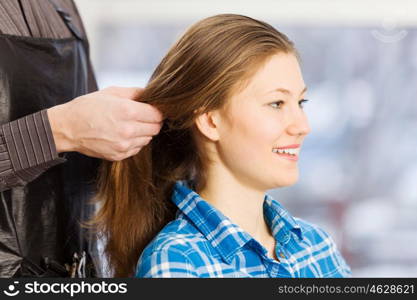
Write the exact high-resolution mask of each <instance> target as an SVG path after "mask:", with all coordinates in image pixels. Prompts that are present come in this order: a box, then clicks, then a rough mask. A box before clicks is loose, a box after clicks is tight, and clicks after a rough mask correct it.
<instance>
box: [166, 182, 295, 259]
mask: <svg viewBox="0 0 417 300" xmlns="http://www.w3.org/2000/svg"><path fill="white" fill-rule="evenodd" d="M172 201H173V202H174V203H175V204H176V205H177V207H178V208H179V210H180V211H181V212H182V213H183V214H184V215H186V216H187V217H188V219H189V220H190V221H191V222H192V223H193V224H194V226H195V227H196V228H197V229H198V230H199V231H200V232H201V233H202V234H203V235H204V236H205V237H206V238H207V240H208V241H209V242H210V243H211V245H212V246H213V248H215V249H216V250H218V252H219V253H220V255H221V256H222V258H223V259H224V260H225V261H226V262H227V263H229V264H230V263H231V262H232V260H233V257H234V255H235V254H236V252H237V251H238V250H240V249H241V248H242V247H243V246H244V245H245V244H246V243H248V242H249V241H251V240H253V241H254V239H253V238H252V237H251V236H250V235H249V234H248V233H247V232H246V231H244V230H243V229H242V228H241V227H239V226H238V225H236V224H234V223H233V222H232V221H231V220H230V219H229V218H228V217H226V216H225V215H223V214H222V213H221V212H220V211H219V210H218V209H216V208H215V207H213V206H212V205H210V204H209V203H208V202H207V201H205V200H204V199H203V198H201V197H200V195H199V194H197V193H196V192H195V191H193V190H192V189H190V187H189V186H188V184H187V182H186V181H177V182H176V184H175V187H174V191H173V194H172ZM264 216H265V219H266V221H267V224H268V225H269V226H270V228H271V231H272V234H273V235H274V237H275V239H276V240H277V241H278V242H279V243H283V244H285V243H286V242H288V237H289V234H288V232H289V231H293V232H294V233H295V234H296V235H297V236H298V237H299V238H300V239H302V231H301V228H300V226H299V225H298V224H297V222H296V220H295V219H294V218H293V217H292V216H291V215H290V214H289V213H288V211H286V210H285V209H284V208H283V207H282V206H281V205H280V204H279V203H278V202H277V201H275V200H274V199H273V198H272V197H270V196H269V195H266V196H265V201H264Z"/></svg>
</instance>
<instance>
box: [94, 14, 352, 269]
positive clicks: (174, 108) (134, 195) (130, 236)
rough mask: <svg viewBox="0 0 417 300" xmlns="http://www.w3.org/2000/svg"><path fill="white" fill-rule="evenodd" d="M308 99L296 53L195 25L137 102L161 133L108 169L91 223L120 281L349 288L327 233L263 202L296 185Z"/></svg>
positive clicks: (240, 33)
mask: <svg viewBox="0 0 417 300" xmlns="http://www.w3.org/2000/svg"><path fill="white" fill-rule="evenodd" d="M305 92H306V87H305V84H304V81H303V78H302V74H301V71H300V67H299V63H298V55H297V52H296V50H295V48H294V46H293V43H292V42H291V41H290V40H288V38H287V37H286V36H285V35H284V34H282V33H280V32H278V31H277V30H276V29H274V28H273V27H271V26H270V25H268V24H266V23H264V22H261V21H257V20H254V19H251V18H249V17H245V16H240V15H231V14H227V15H217V16H214V17H210V18H207V19H204V20H202V21H200V22H198V23H196V24H195V25H193V26H192V27H191V28H190V29H189V30H188V31H187V32H186V33H185V34H184V35H183V36H182V38H180V40H179V41H178V42H177V43H176V44H175V45H174V46H173V47H172V48H171V50H170V51H169V52H168V54H167V55H166V56H165V57H164V59H163V60H162V62H161V63H160V64H159V66H158V67H157V68H156V70H155V72H154V74H153V75H152V77H151V80H150V82H149V85H148V86H147V87H146V89H145V91H144V93H143V96H142V100H141V101H143V102H146V103H150V104H152V105H154V106H155V107H157V108H158V109H159V110H160V111H161V112H162V113H163V115H164V117H165V121H164V125H163V127H162V129H161V132H160V133H159V134H158V135H157V136H156V137H154V138H153V140H152V142H151V143H150V144H149V145H148V146H146V147H145V148H143V149H142V150H141V152H140V153H138V154H137V155H136V156H134V157H132V158H128V159H126V160H123V161H121V162H112V163H110V162H109V163H106V164H104V165H103V169H102V173H101V177H100V190H99V194H98V199H102V200H103V206H102V208H101V211H100V212H99V214H98V216H97V219H96V222H97V223H98V225H99V226H100V229H101V232H102V233H103V234H104V235H105V238H106V239H107V247H106V252H107V254H108V257H109V261H110V265H111V266H112V267H113V269H114V272H115V273H114V274H115V276H116V277H119V276H131V275H136V276H137V277H344V276H350V269H349V267H348V266H347V265H346V263H345V261H344V259H343V258H342V257H341V255H340V253H339V252H338V250H337V249H336V246H335V244H334V242H333V241H332V239H331V238H330V237H329V235H328V234H327V233H326V232H324V231H323V230H321V229H320V228H318V227H317V226H315V225H312V224H309V223H307V222H305V221H302V220H300V219H295V218H293V217H292V216H291V215H290V214H289V213H288V211H286V210H285V209H284V208H283V207H282V206H281V205H280V204H279V203H278V202H277V201H275V200H274V199H272V198H271V197H270V196H268V195H266V194H265V192H266V191H267V190H268V189H272V188H277V187H285V186H289V185H292V184H294V183H295V182H296V181H297V179H298V168H297V160H298V156H299V151H300V148H301V145H302V143H303V140H304V138H305V136H306V135H307V134H308V133H309V132H310V128H309V125H308V122H307V117H306V115H305V113H304V112H303V103H304V102H306V101H307V100H305V99H304V98H303V97H304V95H305ZM127 113H128V112H127ZM138 259H139V261H138Z"/></svg>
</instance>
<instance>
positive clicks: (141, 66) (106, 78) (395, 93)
mask: <svg viewBox="0 0 417 300" xmlns="http://www.w3.org/2000/svg"><path fill="white" fill-rule="evenodd" d="M76 3H77V5H78V8H79V11H80V14H81V16H82V17H83V19H84V25H85V27H86V30H87V33H88V35H89V39H90V46H91V56H92V60H93V64H94V67H95V71H96V75H97V80H98V83H99V86H100V88H103V87H106V86H109V85H121V86H144V85H146V82H147V80H148V78H149V76H150V75H151V73H152V71H153V69H154V68H155V67H156V65H157V64H158V63H159V61H160V60H161V58H162V57H163V56H164V54H165V53H166V52H167V50H168V49H169V47H170V46H171V45H172V44H173V43H174V41H175V40H176V39H177V38H178V37H179V36H180V35H181V34H182V33H183V32H184V30H185V29H186V28H187V27H188V26H190V25H191V24H193V23H194V22H196V21H198V20H200V19H202V18H204V17H208V16H211V15H215V14H219V13H239V14H244V15H248V16H250V17H254V18H258V19H261V20H263V21H266V22H268V23H270V24H271V25H273V26H274V27H276V28H277V29H278V30H280V31H282V32H283V33H285V34H286V35H288V37H289V38H290V39H291V40H293V41H294V42H295V45H296V47H297V48H298V50H299V52H300V54H301V57H302V69H303V73H304V79H305V82H306V84H307V86H308V88H309V92H308V93H307V97H306V98H307V99H309V100H310V102H309V103H307V104H306V106H305V110H306V112H307V114H308V116H309V119H310V123H311V126H312V132H311V134H310V135H309V137H308V138H307V139H306V141H305V143H304V147H303V150H302V154H301V156H300V162H299V166H300V171H301V176H300V180H299V182H298V183H297V184H296V185H294V186H292V187H288V188H284V189H277V190H272V191H270V193H271V194H272V195H273V196H274V197H275V198H276V199H277V200H278V201H280V202H281V203H282V204H283V205H284V206H285V207H287V208H288V209H289V210H290V212H291V213H292V214H293V215H295V216H298V217H301V218H304V219H306V220H308V221H310V222H313V223H316V224H318V225H320V226H321V227H323V228H324V229H325V230H327V231H328V232H330V233H331V234H332V236H333V237H334V239H335V240H336V242H337V244H338V246H339V248H340V249H341V251H342V253H343V255H344V257H345V258H346V260H347V261H348V263H349V264H350V266H351V267H352V270H353V275H354V276H355V277H368V276H369V277H417V1H400V0H397V1H387V0H380V1H378V2H375V1H372V0H361V1H359V0H353V1H352V0H351V1H334V0H288V1H284V0H281V1H280V0H270V1H262V0H258V1H246V0H235V1H233V0H229V1H220V0H210V1H195V0H193V1H191V0H152V1H142V0H117V1H116V0H88V1H87V0H76Z"/></svg>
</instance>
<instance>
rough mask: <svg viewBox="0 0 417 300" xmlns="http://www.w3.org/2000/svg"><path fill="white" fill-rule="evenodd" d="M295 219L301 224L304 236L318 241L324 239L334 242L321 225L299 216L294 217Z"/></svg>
mask: <svg viewBox="0 0 417 300" xmlns="http://www.w3.org/2000/svg"><path fill="white" fill-rule="evenodd" d="M294 219H295V220H296V221H297V224H298V225H300V228H301V231H302V233H303V236H304V237H307V238H308V239H309V240H312V241H315V242H317V243H319V242H322V241H327V242H328V243H334V241H333V239H332V238H331V236H330V234H329V233H327V231H325V230H324V229H323V228H322V227H320V226H319V225H317V224H313V223H311V222H309V221H306V220H304V219H300V218H297V217H294Z"/></svg>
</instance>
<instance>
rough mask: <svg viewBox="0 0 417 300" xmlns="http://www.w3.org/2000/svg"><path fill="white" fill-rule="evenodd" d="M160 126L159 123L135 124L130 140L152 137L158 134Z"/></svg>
mask: <svg viewBox="0 0 417 300" xmlns="http://www.w3.org/2000/svg"><path fill="white" fill-rule="evenodd" d="M161 127H162V124H160V123H142V122H140V123H135V129H134V130H133V134H132V136H131V137H132V138H140V137H153V136H155V135H157V134H158V133H159V131H160V130H161Z"/></svg>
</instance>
